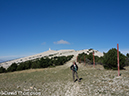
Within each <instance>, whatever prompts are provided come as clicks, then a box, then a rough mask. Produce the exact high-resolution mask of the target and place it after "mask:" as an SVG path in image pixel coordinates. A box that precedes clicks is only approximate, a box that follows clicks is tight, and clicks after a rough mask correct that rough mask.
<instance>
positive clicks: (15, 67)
mask: <svg viewBox="0 0 129 96" xmlns="http://www.w3.org/2000/svg"><path fill="white" fill-rule="evenodd" d="M16 69H17V64H16V63H13V64H12V65H11V66H10V67H9V68H8V69H7V72H13V71H16Z"/></svg>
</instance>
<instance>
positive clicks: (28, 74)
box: [0, 57, 129, 96]
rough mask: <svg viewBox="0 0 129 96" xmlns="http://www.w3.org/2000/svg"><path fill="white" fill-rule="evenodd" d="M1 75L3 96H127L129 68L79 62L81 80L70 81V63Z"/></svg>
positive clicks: (0, 93)
mask: <svg viewBox="0 0 129 96" xmlns="http://www.w3.org/2000/svg"><path fill="white" fill-rule="evenodd" d="M75 59H76V57H74V58H73V59H72V60H71V61H69V62H67V63H66V64H65V65H62V66H57V67H53V68H45V69H30V70H25V71H19V72H12V73H4V74H0V95H3V96H11V95H12V96H17V95H19V96H129V67H127V68H126V70H122V71H120V73H121V76H119V77H118V76H117V75H118V74H117V71H113V70H105V69H103V67H102V66H101V65H96V66H95V68H94V67H93V66H92V65H86V66H84V64H78V66H79V70H78V75H79V78H80V79H81V82H78V81H76V82H73V80H72V72H71V70H70V68H69V67H70V65H71V64H72V61H74V60H75Z"/></svg>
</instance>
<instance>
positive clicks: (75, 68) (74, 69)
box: [70, 65, 78, 72]
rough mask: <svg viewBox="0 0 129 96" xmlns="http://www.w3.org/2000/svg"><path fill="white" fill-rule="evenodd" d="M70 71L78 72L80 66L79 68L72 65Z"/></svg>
mask: <svg viewBox="0 0 129 96" xmlns="http://www.w3.org/2000/svg"><path fill="white" fill-rule="evenodd" d="M70 69H71V70H73V71H74V72H77V70H78V66H77V65H72V66H71V67H70Z"/></svg>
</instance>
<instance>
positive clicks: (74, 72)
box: [73, 71, 79, 81]
mask: <svg viewBox="0 0 129 96" xmlns="http://www.w3.org/2000/svg"><path fill="white" fill-rule="evenodd" d="M75 74H76V78H77V79H78V81H79V77H78V74H77V72H76V71H73V81H75V76H74V75H75Z"/></svg>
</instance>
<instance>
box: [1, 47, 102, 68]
mask: <svg viewBox="0 0 129 96" xmlns="http://www.w3.org/2000/svg"><path fill="white" fill-rule="evenodd" d="M93 51H94V53H95V54H94V55H96V56H99V57H101V56H103V53H101V52H99V51H97V50H94V49H84V50H73V49H62V50H51V49H49V50H48V51H45V52H42V53H39V54H35V55H31V56H27V57H23V58H19V59H14V60H10V61H7V62H2V63H0V66H2V67H4V68H6V69H7V68H8V67H9V66H10V65H11V64H12V63H21V62H25V61H29V60H34V59H36V58H42V57H49V58H51V57H55V56H57V57H58V56H68V55H74V56H77V55H78V54H80V53H83V52H84V53H87V54H89V53H91V52H93Z"/></svg>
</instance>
